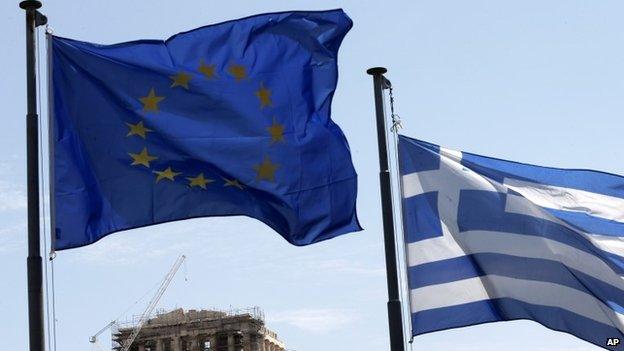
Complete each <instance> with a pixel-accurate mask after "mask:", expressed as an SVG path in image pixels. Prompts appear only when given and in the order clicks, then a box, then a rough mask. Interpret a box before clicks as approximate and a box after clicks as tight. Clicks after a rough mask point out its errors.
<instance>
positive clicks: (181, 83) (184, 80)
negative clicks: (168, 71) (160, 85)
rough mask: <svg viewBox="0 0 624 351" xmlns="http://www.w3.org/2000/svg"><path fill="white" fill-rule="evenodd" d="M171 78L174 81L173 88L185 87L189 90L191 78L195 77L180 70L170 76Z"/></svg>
mask: <svg viewBox="0 0 624 351" xmlns="http://www.w3.org/2000/svg"><path fill="white" fill-rule="evenodd" d="M169 78H171V79H172V80H173V83H171V87H172V88H175V87H183V88H184V89H186V90H188V88H189V86H188V83H189V81H190V80H191V78H193V76H191V75H190V74H188V73H185V72H180V73H178V74H176V75H175V76H170V77H169Z"/></svg>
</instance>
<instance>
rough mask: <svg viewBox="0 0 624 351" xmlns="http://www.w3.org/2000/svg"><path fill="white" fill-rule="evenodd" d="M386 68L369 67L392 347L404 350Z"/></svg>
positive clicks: (399, 350)
mask: <svg viewBox="0 0 624 351" xmlns="http://www.w3.org/2000/svg"><path fill="white" fill-rule="evenodd" d="M386 72H387V70H386V69H385V68H383V67H374V68H370V69H369V70H367V71H366V73H368V74H370V75H371V76H373V87H374V94H375V114H376V118H377V145H378V147H379V184H380V188H381V212H382V218H383V230H384V246H385V251H386V279H387V283H388V326H389V328H390V351H403V350H404V345H405V344H404V341H405V339H404V336H403V317H402V313H401V300H400V299H399V280H398V279H399V275H398V273H397V253H396V244H395V238H394V212H393V209H392V187H391V185H390V170H389V163H388V147H387V145H388V144H387V141H386V114H385V110H384V100H383V90H384V89H387V88H388V87H389V86H390V81H388V80H387V79H386V78H385V77H384V73H386Z"/></svg>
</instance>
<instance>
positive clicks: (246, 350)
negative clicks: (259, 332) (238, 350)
mask: <svg viewBox="0 0 624 351" xmlns="http://www.w3.org/2000/svg"><path fill="white" fill-rule="evenodd" d="M243 351H252V349H251V334H250V333H246V334H245V335H243Z"/></svg>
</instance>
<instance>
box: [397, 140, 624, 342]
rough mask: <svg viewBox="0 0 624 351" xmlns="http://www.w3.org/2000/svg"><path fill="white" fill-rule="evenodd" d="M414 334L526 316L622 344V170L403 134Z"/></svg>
mask: <svg viewBox="0 0 624 351" xmlns="http://www.w3.org/2000/svg"><path fill="white" fill-rule="evenodd" d="M399 158H400V173H401V179H402V185H403V199H402V201H403V218H404V219H403V225H404V232H405V240H406V251H407V260H408V267H409V268H408V281H409V290H410V309H411V319H412V327H413V330H412V334H413V335H419V334H424V333H428V332H433V331H437V330H444V329H449V328H457V327H463V326H469V325H475V324H481V323H488V322H496V321H508V320H516V319H529V320H533V321H535V322H538V323H540V324H542V325H544V326H546V327H548V328H550V329H553V330H557V331H562V332H566V333H569V334H572V335H574V336H576V337H578V338H581V339H583V340H586V341H588V342H591V343H593V344H595V345H598V346H600V347H603V348H606V349H610V350H620V349H624V348H622V347H620V344H621V343H620V340H622V339H624V334H623V333H624V308H623V306H624V281H623V274H624V177H621V176H617V175H613V174H608V173H603V172H597V171H590V170H568V169H557V168H549V167H539V166H533V165H528V164H522V163H517V162H511V161H504V160H499V159H494V158H490V157H484V156H479V155H474V154H470V153H466V152H459V151H454V150H448V149H445V148H443V147H439V146H437V145H433V144H430V143H427V142H424V141H420V140H415V139H411V138H407V137H405V136H401V137H400V139H399Z"/></svg>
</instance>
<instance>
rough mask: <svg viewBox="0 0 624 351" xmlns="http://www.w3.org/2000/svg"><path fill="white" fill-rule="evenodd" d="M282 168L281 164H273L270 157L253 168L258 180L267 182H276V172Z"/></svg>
mask: <svg viewBox="0 0 624 351" xmlns="http://www.w3.org/2000/svg"><path fill="white" fill-rule="evenodd" d="M279 167H280V165H279V164H277V163H273V162H271V159H269V156H265V157H264V160H263V161H262V163H260V164H257V165H255V166H254V167H253V168H254V169H255V170H256V172H257V173H258V174H257V176H256V179H258V180H267V181H269V182H274V181H275V171H277V169H278V168H279Z"/></svg>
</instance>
